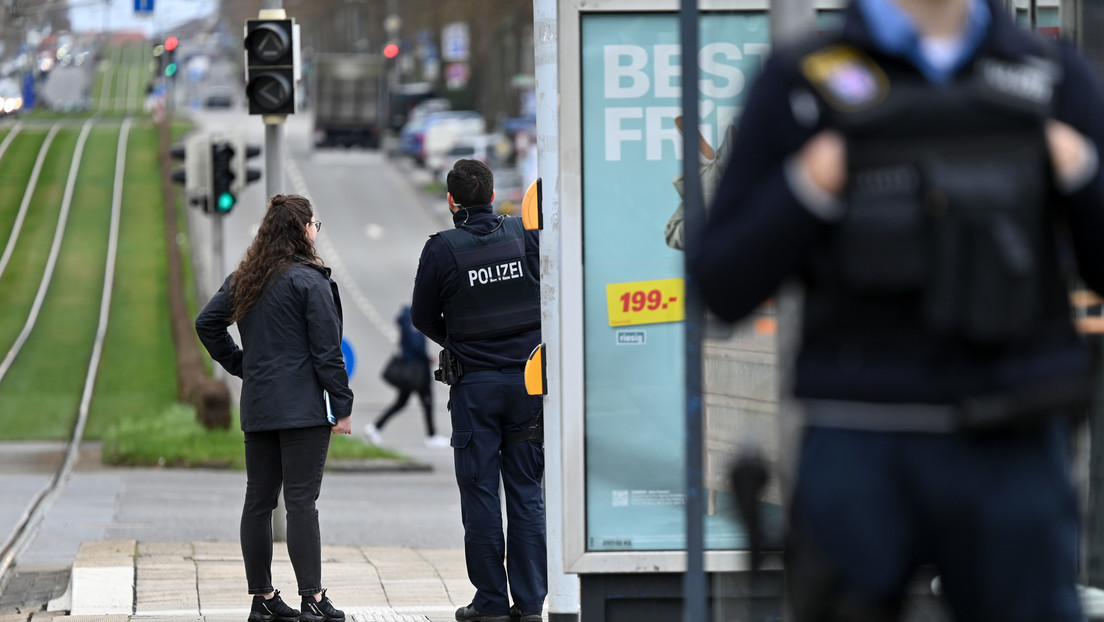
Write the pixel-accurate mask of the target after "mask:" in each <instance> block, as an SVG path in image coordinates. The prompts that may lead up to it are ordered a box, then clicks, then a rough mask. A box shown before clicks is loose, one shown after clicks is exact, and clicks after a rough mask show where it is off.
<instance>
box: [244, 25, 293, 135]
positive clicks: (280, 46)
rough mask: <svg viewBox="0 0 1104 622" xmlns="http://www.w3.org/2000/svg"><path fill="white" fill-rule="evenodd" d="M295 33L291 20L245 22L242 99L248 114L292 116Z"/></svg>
mask: <svg viewBox="0 0 1104 622" xmlns="http://www.w3.org/2000/svg"><path fill="white" fill-rule="evenodd" d="M298 60H299V33H298V28H296V26H295V20H293V19H290V18H287V19H247V20H245V67H246V85H245V96H246V99H248V100H249V114H265V115H286V114H292V113H294V112H295V81H296V79H297V78H298V75H297V73H298V68H297V61H298Z"/></svg>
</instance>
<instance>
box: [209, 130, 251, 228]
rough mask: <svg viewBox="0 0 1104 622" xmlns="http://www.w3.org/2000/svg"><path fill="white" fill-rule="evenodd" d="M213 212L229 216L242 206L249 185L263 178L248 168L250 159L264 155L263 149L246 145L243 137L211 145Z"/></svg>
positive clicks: (220, 139)
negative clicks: (242, 195) (240, 202)
mask: <svg viewBox="0 0 1104 622" xmlns="http://www.w3.org/2000/svg"><path fill="white" fill-rule="evenodd" d="M210 149H211V167H210V170H211V199H210V201H209V204H210V205H211V211H213V212H215V213H216V214H228V213H230V210H232V209H234V206H235V205H237V203H238V196H239V195H240V194H241V193H242V191H243V190H245V186H246V184H248V183H249V182H252V181H257V180H258V179H260V178H261V172H260V171H258V170H256V169H251V168H249V167H248V166H247V162H248V160H249V158H252V157H254V156H257V155H260V153H261V148H260V147H258V146H256V145H247V144H245V139H243V138H242V137H241V136H229V137H226V138H217V139H212V140H211V141H210Z"/></svg>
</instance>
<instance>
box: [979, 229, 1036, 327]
mask: <svg viewBox="0 0 1104 622" xmlns="http://www.w3.org/2000/svg"><path fill="white" fill-rule="evenodd" d="M973 234H974V235H973V236H972V237H973V239H974V244H972V245H971V254H972V255H973V257H972V258H971V260H970V268H971V272H972V274H971V275H970V282H971V283H972V284H973V287H971V288H970V290H969V291H968V293H967V294H968V296H969V299H968V302H967V309H968V314H967V316H966V317H964V318H963V320H964V326H963V329H964V331H965V333H966V336H967V337H968V338H969V339H970V340H971V341H974V342H977V343H993V344H997V343H1003V342H1006V341H1010V340H1013V339H1017V338H1020V337H1023V336H1025V335H1027V334H1028V333H1029V332H1030V331H1031V329H1032V327H1033V326H1034V325H1035V318H1036V317H1037V312H1038V311H1039V308H1038V306H1039V296H1040V291H1039V289H1040V283H1039V281H1040V278H1039V277H1040V275H1039V272H1040V271H1039V266H1038V265H1037V263H1038V260H1037V258H1036V257H1035V253H1034V249H1033V248H1032V246H1033V245H1032V244H1031V240H1030V237H1029V234H1028V232H1027V231H1025V227H1023V226H1022V225H1021V224H1020V223H1017V222H1015V221H1014V220H1013V219H1012V218H1010V217H1009V216H1008V215H1006V214H993V215H989V216H987V217H986V218H984V219H982V220H981V221H980V222H978V223H975V230H974V231H973Z"/></svg>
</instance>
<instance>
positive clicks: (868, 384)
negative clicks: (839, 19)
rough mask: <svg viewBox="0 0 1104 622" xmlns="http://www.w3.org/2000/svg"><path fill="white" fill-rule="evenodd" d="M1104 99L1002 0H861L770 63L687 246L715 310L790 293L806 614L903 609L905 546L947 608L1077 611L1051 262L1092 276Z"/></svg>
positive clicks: (1074, 363)
mask: <svg viewBox="0 0 1104 622" xmlns="http://www.w3.org/2000/svg"><path fill="white" fill-rule="evenodd" d="M1102 109H1104V90H1102V89H1101V84H1100V82H1099V80H1098V78H1097V77H1096V75H1095V74H1094V71H1093V70H1092V69H1091V68H1090V67H1089V65H1088V64H1087V62H1086V61H1085V60H1084V59H1083V58H1082V57H1081V56H1080V55H1079V54H1078V53H1077V52H1076V50H1075V49H1074V48H1073V47H1072V46H1070V45H1069V44H1067V43H1064V42H1056V41H1049V40H1044V39H1041V38H1039V37H1036V36H1035V35H1033V34H1031V33H1028V32H1025V31H1022V30H1020V29H1019V28H1017V27H1016V26H1015V25H1014V24H1013V22H1012V20H1011V19H1010V18H1009V16H1008V15H1007V10H1006V8H1005V7H1004V6H1003V4H1002V3H1001V2H999V1H997V0H854V1H853V2H851V3H850V5H849V6H848V7H847V9H846V13H845V19H844V24H843V28H842V30H841V31H840V32H839V33H836V34H833V35H829V36H825V37H823V38H819V39H816V40H814V41H808V40H807V41H802V42H798V43H795V44H792V45H784V46H779V47H778V48H776V49H775V50H774V51H773V53H772V55H771V57H770V59H769V60H768V61H767V63H766V65H765V66H764V68H763V73H762V75H761V76H760V77H759V78H758V79H757V81H756V82H755V84H754V86H753V88H752V91H751V93H750V97H749V99H748V101H747V104H746V107H745V108H744V111H743V117H742V119H741V121H740V128H739V132H738V133H737V134H736V137H735V144H734V145H733V150H732V153H731V155H730V158H731V162H730V164H729V165H728V167H727V170H726V173H725V175H724V176H723V179H722V182H721V185H720V187H719V189H718V190H717V193H716V200H715V202H714V204H713V206H712V208H711V210H710V212H709V216H708V221H707V225H706V226H705V227H704V229H703V231H701V232H700V234H699V235H698V236H697V240H696V244H694V243H693V242H691V244H690V245H688V249H689V251H688V257H689V260H690V268H691V275H692V277H693V278H694V279H695V280H696V282H697V287H698V289H699V291H700V292H701V295H702V296H703V298H704V300H705V302H706V303H707V305H708V306H709V308H710V309H712V310H713V311H714V312H716V313H717V314H718V315H719V316H721V317H722V318H725V319H727V320H738V319H740V318H743V317H746V316H747V315H748V314H749V313H750V312H751V311H752V310H753V309H754V308H755V307H756V306H758V305H759V304H761V303H762V302H763V301H764V300H766V299H767V298H768V297H769V296H771V294H772V293H774V292H775V290H776V289H777V288H778V286H779V285H780V284H781V283H782V282H783V281H784V280H786V279H790V278H794V279H796V280H797V281H798V282H799V283H800V284H801V285H802V286H803V290H804V293H803V300H804V304H803V311H802V319H801V326H800V331H799V333H800V335H801V340H800V346H799V350H798V352H797V356H796V359H795V361H794V367H793V369H792V383H791V384H792V388H793V392H794V394H795V396H796V397H797V398H799V399H800V400H801V403H802V405H803V410H804V417H805V426H804V435H803V440H802V445H801V450H800V455H799V464H798V470H797V476H796V481H795V482H794V489H793V491H792V502H791V505H790V508H789V511H790V520H789V529H790V534H789V543H788V545H787V551H786V574H787V591H788V598H789V600H790V605H791V609H792V611H793V614H794V615H793V619H794V620H796V621H797V622H806V621H812V620H817V621H825V620H831V621H836V620H894V619H897V618H898V617H899V616H900V613H901V608H902V599H903V594H904V591H905V586H906V583H907V581H908V580H909V578H910V576H911V575H912V574H913V573H914V571H915V570H916V569H917V566H918V565H919V564H925V565H926V564H933V565H934V567H935V568H936V570H937V571H938V572H939V574H940V577H941V582H942V587H943V593H944V594H945V597H946V600H947V603H948V604H949V606H950V610H951V611H952V613H953V615H954V618H955V619H956V620H959V621H960V622H973V621H977V620H1001V621H1002V622H1010V621H1024V622H1027V621H1034V622H1037V621H1040V620H1047V621H1069V622H1073V621H1076V620H1082V619H1084V618H1083V616H1082V613H1081V609H1080V603H1079V599H1078V595H1077V591H1076V589H1075V580H1076V576H1077V567H1078V551H1077V541H1078V512H1077V503H1076V498H1075V495H1074V491H1073V488H1072V486H1071V481H1070V475H1069V465H1068V458H1069V455H1068V448H1069V435H1070V428H1071V420H1073V419H1075V418H1076V415H1077V413H1078V412H1079V411H1081V410H1082V409H1083V406H1084V403H1085V401H1086V399H1087V396H1088V389H1089V386H1090V384H1089V374H1088V372H1089V368H1090V355H1089V350H1088V348H1087V347H1086V344H1085V343H1084V341H1083V340H1082V339H1081V337H1080V336H1079V335H1078V334H1077V332H1076V331H1075V329H1074V326H1073V325H1072V323H1071V312H1070V304H1069V297H1068V292H1067V289H1066V285H1065V283H1066V277H1067V273H1066V270H1065V268H1066V267H1067V265H1068V263H1069V262H1068V261H1066V260H1067V259H1072V257H1074V256H1075V257H1076V265H1077V268H1078V270H1079V272H1080V275H1081V277H1082V278H1083V279H1084V281H1085V282H1086V283H1087V284H1088V285H1089V286H1090V287H1091V288H1092V289H1094V290H1095V291H1097V292H1104V247H1102V246H1101V245H1100V243H1099V240H1100V239H1101V237H1102V236H1104V180H1102V177H1101V174H1100V167H1099V166H1098V159H1097V156H1098V153H1099V150H1100V147H1101V145H1102V144H1104V118H1102V117H1101V115H1100V110H1102ZM1067 232H1068V236H1067ZM1067 245H1072V250H1073V253H1066V252H1064V250H1063V249H1065V248H1068V246H1067ZM1067 255H1069V257H1067Z"/></svg>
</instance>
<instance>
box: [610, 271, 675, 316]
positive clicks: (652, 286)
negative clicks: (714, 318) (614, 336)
mask: <svg viewBox="0 0 1104 622" xmlns="http://www.w3.org/2000/svg"><path fill="white" fill-rule="evenodd" d="M683 289H684V285H683V280H682V279H659V280H657V281H636V282H633V283H610V284H608V285H606V306H607V307H608V308H609V323H610V326H629V325H631V324H659V323H662V322H681V321H682V320H683V318H684V317H685V307H684V306H683Z"/></svg>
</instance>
